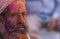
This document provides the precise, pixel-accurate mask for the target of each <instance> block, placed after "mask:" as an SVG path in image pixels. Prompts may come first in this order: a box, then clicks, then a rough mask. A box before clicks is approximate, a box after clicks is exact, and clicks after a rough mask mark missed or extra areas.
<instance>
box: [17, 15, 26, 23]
mask: <svg viewBox="0 0 60 39" xmlns="http://www.w3.org/2000/svg"><path fill="white" fill-rule="evenodd" d="M24 22H25V19H24V17H23V16H22V15H19V16H18V23H24Z"/></svg>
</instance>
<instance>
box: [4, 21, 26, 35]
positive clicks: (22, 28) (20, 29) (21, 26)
mask: <svg viewBox="0 0 60 39" xmlns="http://www.w3.org/2000/svg"><path fill="white" fill-rule="evenodd" d="M5 28H6V30H7V31H8V32H10V33H12V32H17V33H20V34H25V33H26V32H27V26H26V24H25V23H21V22H20V23H17V24H16V25H13V24H11V23H10V22H8V21H5Z"/></svg>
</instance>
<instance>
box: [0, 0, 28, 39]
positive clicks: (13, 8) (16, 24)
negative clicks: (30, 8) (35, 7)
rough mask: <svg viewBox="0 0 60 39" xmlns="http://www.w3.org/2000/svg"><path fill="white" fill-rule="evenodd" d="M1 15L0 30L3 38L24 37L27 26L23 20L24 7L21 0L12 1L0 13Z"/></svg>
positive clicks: (20, 38)
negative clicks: (2, 24)
mask: <svg viewBox="0 0 60 39" xmlns="http://www.w3.org/2000/svg"><path fill="white" fill-rule="evenodd" d="M0 15H1V16H3V22H4V26H2V27H3V28H2V29H1V25H0V29H1V30H0V32H1V33H2V37H3V38H4V39H26V38H27V36H28V35H27V33H28V32H27V31H28V30H27V26H26V21H25V16H26V8H25V3H24V2H22V1H14V2H12V3H11V4H9V5H8V6H7V7H6V8H5V10H4V11H3V12H2V13H1V14H0Z"/></svg>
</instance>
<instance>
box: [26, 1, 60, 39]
mask: <svg viewBox="0 0 60 39" xmlns="http://www.w3.org/2000/svg"><path fill="white" fill-rule="evenodd" d="M59 3H60V2H59V0H26V7H27V10H28V16H27V24H28V26H29V33H30V34H31V35H32V36H35V37H36V38H37V39H40V28H41V27H42V25H43V24H46V23H48V24H47V31H52V30H53V29H54V27H55V24H56V19H57V17H58V15H59V14H58V12H55V11H56V10H57V8H58V5H59Z"/></svg>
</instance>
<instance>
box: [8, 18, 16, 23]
mask: <svg viewBox="0 0 60 39" xmlns="http://www.w3.org/2000/svg"><path fill="white" fill-rule="evenodd" d="M7 22H8V23H10V24H15V23H16V20H15V19H13V18H7Z"/></svg>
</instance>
